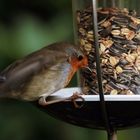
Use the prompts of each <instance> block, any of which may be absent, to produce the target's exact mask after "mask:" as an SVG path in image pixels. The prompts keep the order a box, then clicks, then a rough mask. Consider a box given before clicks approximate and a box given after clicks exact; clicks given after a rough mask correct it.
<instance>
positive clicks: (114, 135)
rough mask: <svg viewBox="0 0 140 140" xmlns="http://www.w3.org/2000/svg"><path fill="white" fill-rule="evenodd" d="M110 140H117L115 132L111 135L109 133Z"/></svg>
mask: <svg viewBox="0 0 140 140" xmlns="http://www.w3.org/2000/svg"><path fill="white" fill-rule="evenodd" d="M108 140H117V132H116V131H113V132H112V133H111V134H109V133H108Z"/></svg>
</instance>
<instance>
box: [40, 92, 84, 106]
mask: <svg viewBox="0 0 140 140" xmlns="http://www.w3.org/2000/svg"><path fill="white" fill-rule="evenodd" d="M80 95H81V94H79V93H78V92H75V93H73V95H72V96H70V97H67V98H64V99H55V100H52V101H47V100H46V98H47V97H45V96H42V97H41V98H40V99H39V101H38V102H39V104H40V105H41V106H47V105H50V104H54V103H59V102H64V101H68V100H71V101H72V102H73V104H74V107H75V108H81V107H82V106H83V105H84V102H85V100H84V98H83V97H81V96H80ZM77 99H81V100H82V104H80V105H79V104H78V103H77V101H76V100H77Z"/></svg>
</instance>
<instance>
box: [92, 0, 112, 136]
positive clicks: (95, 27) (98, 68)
mask: <svg viewBox="0 0 140 140" xmlns="http://www.w3.org/2000/svg"><path fill="white" fill-rule="evenodd" d="M92 7H93V31H94V46H95V54H96V55H95V59H96V72H97V80H98V88H99V97H100V103H101V110H102V117H103V119H104V123H105V127H106V130H107V133H108V135H110V134H111V127H110V123H109V119H108V114H107V109H106V104H105V99H104V93H103V86H102V71H101V66H100V53H99V42H98V40H99V39H98V21H97V8H96V0H92Z"/></svg>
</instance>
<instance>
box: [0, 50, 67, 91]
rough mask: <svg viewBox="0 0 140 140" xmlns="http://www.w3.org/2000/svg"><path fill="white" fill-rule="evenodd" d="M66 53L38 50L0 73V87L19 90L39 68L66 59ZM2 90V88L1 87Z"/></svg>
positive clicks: (42, 68)
mask: <svg viewBox="0 0 140 140" xmlns="http://www.w3.org/2000/svg"><path fill="white" fill-rule="evenodd" d="M66 60H67V57H66V54H65V53H63V52H56V51H53V50H47V49H46V51H45V50H43V51H42V50H40V51H37V52H35V53H32V54H30V55H28V56H26V57H25V58H23V59H21V60H18V61H16V62H14V63H13V64H11V65H10V66H8V67H7V68H6V69H5V70H4V71H2V72H1V73H0V79H1V81H3V82H0V89H1V87H2V88H3V89H4V90H5V89H6V90H16V91H18V90H21V88H23V87H24V86H25V85H26V84H28V82H30V80H31V79H32V77H33V76H34V75H35V74H37V73H39V72H40V71H41V70H44V69H46V70H47V69H48V68H50V67H52V66H54V64H56V63H59V61H61V62H63V61H66ZM1 90H2V89H1Z"/></svg>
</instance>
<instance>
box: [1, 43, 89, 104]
mask: <svg viewBox="0 0 140 140" xmlns="http://www.w3.org/2000/svg"><path fill="white" fill-rule="evenodd" d="M87 64H88V60H87V56H86V55H85V54H84V53H83V51H82V50H81V49H80V47H77V46H75V45H72V44H69V43H64V42H60V43H54V44H51V45H49V46H46V47H44V48H42V49H40V50H38V51H36V52H33V53H32V54H30V55H28V56H26V57H24V58H23V59H20V60H17V61H15V62H14V63H12V64H11V65H9V66H8V67H7V68H6V69H5V70H3V71H2V72H1V73H0V97H8V98H15V99H21V100H25V101H36V100H38V101H39V104H40V105H47V104H48V103H47V101H46V98H47V97H48V96H49V95H50V94H52V93H54V92H56V91H58V90H60V89H62V88H64V87H66V86H67V85H68V83H69V82H70V80H71V79H72V77H73V75H74V74H75V72H76V71H77V70H78V69H79V68H84V67H86V66H87Z"/></svg>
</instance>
